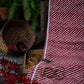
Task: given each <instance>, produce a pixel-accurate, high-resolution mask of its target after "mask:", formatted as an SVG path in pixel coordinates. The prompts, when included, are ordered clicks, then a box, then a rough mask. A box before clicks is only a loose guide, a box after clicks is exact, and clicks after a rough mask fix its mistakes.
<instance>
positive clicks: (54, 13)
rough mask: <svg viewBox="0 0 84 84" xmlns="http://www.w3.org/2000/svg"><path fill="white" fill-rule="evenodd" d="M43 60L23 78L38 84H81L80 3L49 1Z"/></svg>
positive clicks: (83, 10) (83, 4)
mask: <svg viewBox="0 0 84 84" xmlns="http://www.w3.org/2000/svg"><path fill="white" fill-rule="evenodd" d="M43 58H46V59H49V60H52V61H53V62H51V63H46V62H43V61H40V62H39V64H37V65H36V66H34V67H33V68H31V69H30V71H29V72H28V74H27V77H29V78H30V79H31V81H33V80H36V81H37V82H38V83H39V84H84V0H49V14H48V26H47V33H46V42H45V48H44V56H43Z"/></svg>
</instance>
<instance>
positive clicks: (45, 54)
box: [31, 0, 50, 81]
mask: <svg viewBox="0 0 84 84" xmlns="http://www.w3.org/2000/svg"><path fill="white" fill-rule="evenodd" d="M49 11H50V0H49V9H48V29H47V39H46V45H45V50H44V51H45V52H44V58H45V57H46V56H45V55H46V50H47V45H48V35H49V23H50V19H49V16H50V15H49ZM41 63H42V62H40V63H39V64H37V66H36V67H35V69H34V73H33V75H32V78H31V81H32V80H33V79H34V76H35V73H36V70H37V68H38V67H39V65H40V64H41Z"/></svg>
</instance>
